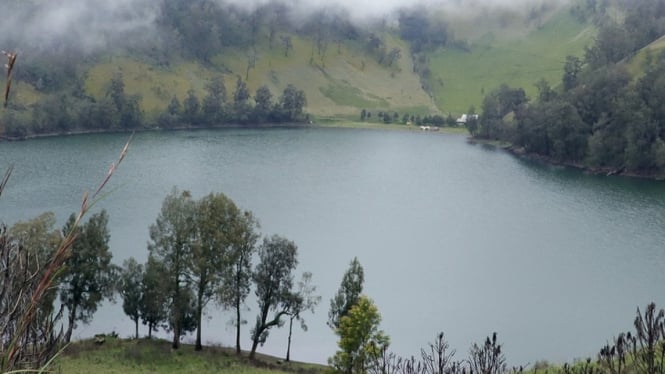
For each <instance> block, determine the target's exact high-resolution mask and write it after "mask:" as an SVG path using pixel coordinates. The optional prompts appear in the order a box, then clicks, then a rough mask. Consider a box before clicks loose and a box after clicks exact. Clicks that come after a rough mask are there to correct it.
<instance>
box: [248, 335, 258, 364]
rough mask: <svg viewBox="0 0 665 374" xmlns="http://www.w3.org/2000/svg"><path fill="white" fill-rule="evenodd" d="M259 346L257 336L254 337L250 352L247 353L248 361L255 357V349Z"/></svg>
mask: <svg viewBox="0 0 665 374" xmlns="http://www.w3.org/2000/svg"><path fill="white" fill-rule="evenodd" d="M258 346H259V335H256V336H255V337H254V339H252V350H251V351H250V352H249V359H250V360H253V359H254V356H256V347H258Z"/></svg>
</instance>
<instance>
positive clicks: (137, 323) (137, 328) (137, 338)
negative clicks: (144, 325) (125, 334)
mask: <svg viewBox="0 0 665 374" xmlns="http://www.w3.org/2000/svg"><path fill="white" fill-rule="evenodd" d="M134 327H135V329H136V340H139V318H138V317H136V319H135V320H134Z"/></svg>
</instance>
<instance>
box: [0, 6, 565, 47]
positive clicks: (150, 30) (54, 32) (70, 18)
mask: <svg viewBox="0 0 665 374" xmlns="http://www.w3.org/2000/svg"><path fill="white" fill-rule="evenodd" d="M215 1H216V2H217V3H218V4H219V5H220V6H224V5H229V4H232V5H234V6H236V7H237V8H240V9H244V10H245V11H252V10H254V9H256V8H257V7H258V6H261V5H265V4H266V3H268V2H269V1H275V0H215ZM276 1H281V2H283V3H284V4H287V5H293V8H294V9H297V12H298V14H299V15H307V14H308V13H309V12H311V11H315V10H318V9H320V8H321V7H331V6H332V7H334V6H336V7H342V8H345V9H346V10H347V11H348V14H349V16H350V17H351V19H352V20H354V21H355V22H363V21H366V20H370V19H376V18H381V17H385V16H388V15H390V14H394V13H395V11H397V10H399V9H401V8H406V7H412V6H423V5H424V6H428V7H433V8H435V9H436V10H438V11H443V12H445V13H448V14H451V13H453V14H460V15H461V14H466V15H469V14H474V13H475V14H478V10H479V9H481V8H485V9H487V8H488V7H490V8H494V7H498V8H503V9H504V10H505V9H506V8H508V9H514V10H524V11H526V10H528V9H531V8H533V7H534V6H538V5H539V4H543V3H545V0H425V1H422V0H367V1H360V2H359V1H355V0H336V1H334V2H330V1H326V0H276ZM562 1H563V0H562ZM161 3H162V2H160V1H155V0H114V1H98V0H60V1H48V0H33V1H25V2H17V1H13V0H0V7H1V8H0V9H2V10H3V12H2V13H3V15H4V16H5V17H3V21H2V23H0V40H2V41H5V43H3V44H6V42H8V41H11V42H14V43H18V42H21V43H23V44H29V48H36V49H39V50H45V49H46V50H48V49H56V50H57V49H58V48H61V47H62V46H61V45H60V44H61V42H63V41H70V42H73V43H75V45H76V47H77V49H80V50H84V51H86V50H95V49H100V48H107V47H108V46H109V45H112V43H113V42H115V41H118V40H123V41H125V42H127V41H132V42H139V41H140V40H139V41H137V40H134V39H141V40H149V39H150V38H154V37H157V34H156V33H154V30H155V28H154V25H155V21H156V20H157V19H158V17H159V11H160V10H159V8H160V4H161ZM548 4H552V2H548ZM2 47H3V48H8V49H13V48H18V50H19V51H20V49H21V46H14V45H3V46H2ZM24 48H26V46H24Z"/></svg>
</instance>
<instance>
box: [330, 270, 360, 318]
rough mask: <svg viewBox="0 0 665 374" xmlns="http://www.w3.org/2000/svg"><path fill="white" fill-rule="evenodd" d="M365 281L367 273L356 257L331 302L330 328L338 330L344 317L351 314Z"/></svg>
mask: <svg viewBox="0 0 665 374" xmlns="http://www.w3.org/2000/svg"><path fill="white" fill-rule="evenodd" d="M364 281H365V272H364V270H363V267H362V266H361V265H360V262H359V261H358V258H357V257H354V258H353V260H352V261H351V263H350V264H349V269H348V270H347V271H346V272H345V273H344V277H343V278H342V284H341V285H340V286H339V290H338V291H337V294H336V295H335V297H333V298H332V299H331V300H330V310H329V311H328V326H330V328H331V329H333V330H337V329H338V328H339V323H340V320H341V319H342V317H344V316H345V315H347V314H348V313H349V310H351V308H352V307H353V306H354V305H355V304H356V302H358V299H359V298H360V294H361V293H362V292H363V282H364Z"/></svg>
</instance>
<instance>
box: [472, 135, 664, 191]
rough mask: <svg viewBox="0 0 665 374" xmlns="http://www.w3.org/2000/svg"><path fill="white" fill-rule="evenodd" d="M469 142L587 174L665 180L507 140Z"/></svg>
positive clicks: (661, 175)
mask: <svg viewBox="0 0 665 374" xmlns="http://www.w3.org/2000/svg"><path fill="white" fill-rule="evenodd" d="M467 142H468V143H469V144H482V145H488V146H492V147H497V148H500V149H503V150H504V151H506V152H508V153H510V154H511V155H513V156H515V157H518V158H521V159H524V160H529V161H535V162H539V163H542V164H545V165H553V166H564V167H568V168H571V169H576V170H579V171H582V172H584V173H587V174H591V175H598V176H606V177H614V176H618V177H625V178H634V179H644V180H652V181H656V182H662V181H665V175H663V174H656V173H636V172H630V171H627V170H626V169H625V168H619V169H617V168H608V167H604V168H603V167H599V168H594V167H591V166H587V165H584V164H582V163H575V162H562V161H557V160H554V159H553V158H551V157H547V156H543V155H539V154H537V153H530V152H527V151H526V150H525V149H524V148H521V147H516V146H515V145H513V144H511V143H509V142H505V141H496V140H489V139H479V138H474V137H473V136H469V137H468V139H467Z"/></svg>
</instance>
